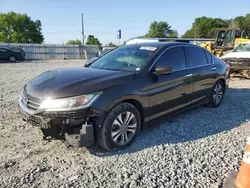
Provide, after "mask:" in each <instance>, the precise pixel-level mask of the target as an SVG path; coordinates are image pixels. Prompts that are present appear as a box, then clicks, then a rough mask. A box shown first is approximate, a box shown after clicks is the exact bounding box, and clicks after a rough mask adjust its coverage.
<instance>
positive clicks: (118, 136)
mask: <svg viewBox="0 0 250 188" xmlns="http://www.w3.org/2000/svg"><path fill="white" fill-rule="evenodd" d="M140 127H141V117H140V113H139V111H138V109H137V108H136V107H135V106H134V105H132V104H130V103H126V102H123V103H120V104H118V105H116V106H115V107H113V108H112V109H111V110H110V111H109V112H108V114H107V116H106V118H105V120H104V121H103V125H102V128H101V133H100V138H99V140H98V142H99V144H100V145H101V146H102V147H103V148H104V149H105V150H107V151H115V150H119V149H124V148H126V147H128V146H129V145H131V144H132V143H133V141H134V139H135V137H136V135H137V134H138V133H139V132H140Z"/></svg>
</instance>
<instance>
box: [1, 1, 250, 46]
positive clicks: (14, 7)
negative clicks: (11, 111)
mask: <svg viewBox="0 0 250 188" xmlns="http://www.w3.org/2000/svg"><path fill="white" fill-rule="evenodd" d="M9 11H14V12H17V13H27V14H28V16H30V17H31V19H33V20H36V19H39V20H41V22H42V33H43V34H44V36H45V43H50V44H62V43H66V42H67V41H68V40H74V39H80V40H82V34H81V13H83V15H84V28H85V29H84V31H85V41H86V39H87V36H88V35H90V34H93V35H95V37H97V38H98V39H99V40H100V42H101V43H102V44H104V45H105V44H108V43H109V42H113V43H115V44H118V43H119V41H118V39H117V38H116V32H117V30H118V29H121V30H122V39H121V41H120V42H121V43H122V42H123V41H126V40H128V39H130V38H132V37H137V36H140V35H144V34H146V33H147V31H148V29H149V26H150V23H152V22H153V21H166V22H168V23H169V24H170V25H171V26H172V29H176V30H177V31H178V33H179V35H182V34H184V33H185V31H186V30H188V29H190V28H191V25H192V23H193V21H194V19H195V18H196V17H201V16H207V17H219V18H223V19H230V18H234V17H236V16H241V15H242V16H245V14H247V13H250V0H238V1H235V0H206V1H204V0H188V1H186V0H171V1H169V0H156V1H153V0H123V1H119V0H39V1H37V0H11V1H10V0H0V12H1V13H7V12H9Z"/></svg>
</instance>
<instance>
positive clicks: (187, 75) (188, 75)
mask: <svg viewBox="0 0 250 188" xmlns="http://www.w3.org/2000/svg"><path fill="white" fill-rule="evenodd" d="M190 76H193V74H186V75H185V77H190Z"/></svg>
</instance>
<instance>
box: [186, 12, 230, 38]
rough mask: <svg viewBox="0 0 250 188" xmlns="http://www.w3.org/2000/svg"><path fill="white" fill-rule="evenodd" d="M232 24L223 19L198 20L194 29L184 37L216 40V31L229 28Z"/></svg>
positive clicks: (188, 31) (204, 18) (205, 18)
mask: <svg viewBox="0 0 250 188" xmlns="http://www.w3.org/2000/svg"><path fill="white" fill-rule="evenodd" d="M229 24H230V22H229V21H228V20H222V19H221V18H209V17H205V16H203V17H199V18H196V19H195V21H194V23H193V25H192V28H191V29H190V30H187V31H186V33H185V34H184V35H183V36H182V37H184V38H215V31H216V30H217V29H219V28H228V27H229Z"/></svg>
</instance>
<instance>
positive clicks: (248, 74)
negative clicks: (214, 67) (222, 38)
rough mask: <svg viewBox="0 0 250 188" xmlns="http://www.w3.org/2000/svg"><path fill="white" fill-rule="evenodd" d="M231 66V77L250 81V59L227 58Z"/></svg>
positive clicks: (226, 60)
mask: <svg viewBox="0 0 250 188" xmlns="http://www.w3.org/2000/svg"><path fill="white" fill-rule="evenodd" d="M223 60H224V61H225V62H226V63H227V64H228V65H229V66H230V77H242V78H247V79H250V58H225V59H223Z"/></svg>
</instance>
